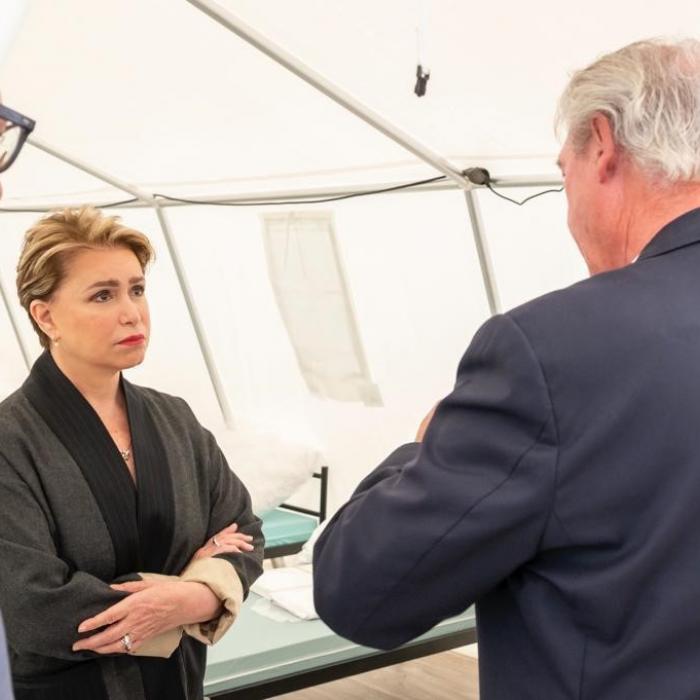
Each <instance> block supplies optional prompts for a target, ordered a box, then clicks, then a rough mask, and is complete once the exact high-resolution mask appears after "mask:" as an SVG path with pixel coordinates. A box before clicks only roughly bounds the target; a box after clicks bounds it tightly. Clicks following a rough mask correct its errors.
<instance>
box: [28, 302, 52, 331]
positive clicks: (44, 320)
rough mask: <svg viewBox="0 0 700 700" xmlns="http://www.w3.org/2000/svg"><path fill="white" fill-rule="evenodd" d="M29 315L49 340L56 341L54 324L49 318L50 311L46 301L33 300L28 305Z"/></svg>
mask: <svg viewBox="0 0 700 700" xmlns="http://www.w3.org/2000/svg"><path fill="white" fill-rule="evenodd" d="M29 313H30V314H31V317H32V318H33V319H34V322H35V323H36V325H37V326H39V328H41V330H42V331H44V333H46V335H48V336H49V338H52V339H54V340H55V339H56V324H55V323H54V322H53V318H52V317H51V309H50V308H49V304H48V302H46V301H42V300H41V299H34V301H33V302H32V303H31V304H30V305H29Z"/></svg>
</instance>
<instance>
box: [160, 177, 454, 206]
mask: <svg viewBox="0 0 700 700" xmlns="http://www.w3.org/2000/svg"><path fill="white" fill-rule="evenodd" d="M446 179H447V177H446V176H445V175H438V176H437V177H431V178H428V179H427V180H416V181H415V182H407V183H405V184H402V185H393V186H391V187H382V188H381V189H378V190H364V191H360V192H348V193H347V194H340V195H335V196H333V197H322V198H318V199H280V200H274V199H272V200H263V201H254V202H246V201H242V202H203V201H202V200H196V199H184V198H182V197H171V196H169V195H167V194H159V193H154V194H153V196H154V197H157V198H159V199H165V200H166V201H168V202H179V203H181V204H199V205H213V206H221V207H268V206H292V205H294V204H324V203H326V202H340V201H341V200H343V199H352V198H354V197H366V196H368V195H374V194H383V193H385V192H398V191H399V190H406V189H409V188H411V187H419V186H420V185H429V184H431V183H433V182H440V181H441V180H446Z"/></svg>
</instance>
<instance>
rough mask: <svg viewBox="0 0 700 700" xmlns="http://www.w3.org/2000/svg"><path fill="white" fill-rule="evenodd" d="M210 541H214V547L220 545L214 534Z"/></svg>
mask: <svg viewBox="0 0 700 700" xmlns="http://www.w3.org/2000/svg"><path fill="white" fill-rule="evenodd" d="M211 541H212V542H213V543H214V546H215V547H221V544H220V543H219V540H217V539H216V535H214V537H212V538H211Z"/></svg>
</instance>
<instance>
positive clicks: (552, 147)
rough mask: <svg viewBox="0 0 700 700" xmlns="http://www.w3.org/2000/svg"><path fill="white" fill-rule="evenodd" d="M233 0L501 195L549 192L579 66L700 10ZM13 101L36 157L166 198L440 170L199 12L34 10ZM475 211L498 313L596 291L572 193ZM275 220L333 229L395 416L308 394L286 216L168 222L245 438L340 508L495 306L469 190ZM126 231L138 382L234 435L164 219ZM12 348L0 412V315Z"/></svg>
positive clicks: (13, 195)
mask: <svg viewBox="0 0 700 700" xmlns="http://www.w3.org/2000/svg"><path fill="white" fill-rule="evenodd" d="M222 4H223V5H224V6H225V7H227V8H229V9H230V10H232V11H234V12H236V13H238V14H240V15H241V16H242V17H244V18H245V19H246V21H247V22H248V23H250V24H251V25H253V26H255V27H257V28H258V29H260V30H261V31H263V32H264V33H266V34H268V35H269V36H271V37H272V38H273V39H274V40H275V41H277V42H279V43H280V44H281V45H284V46H286V47H287V48H289V49H290V50H291V51H293V52H294V53H296V54H297V55H299V56H300V57H301V58H302V59H303V60H304V61H306V62H307V63H309V64H310V65H312V66H314V67H315V68H317V69H318V70H320V71H322V72H323V73H324V74H326V75H327V76H329V77H330V78H331V79H332V80H334V81H335V82H337V83H339V84H341V85H343V86H345V87H346V88H347V89H348V90H350V91H351V92H352V93H354V94H355V95H357V96H358V97H359V98H360V99H361V100H362V101H364V102H365V103H367V104H369V105H371V106H372V107H373V108H374V109H375V110H377V111H379V112H381V113H382V114H383V115H385V116H386V118H387V119H388V120H390V121H392V122H394V123H396V124H398V125H400V126H401V127H402V128H403V129H404V130H406V131H408V132H410V133H412V134H415V135H416V136H417V137H418V138H420V139H421V140H422V141H423V142H425V143H428V144H430V146H431V147H432V148H433V149H434V150H436V151H437V152H439V153H442V154H444V155H445V157H446V158H448V159H449V160H450V161H451V162H453V163H454V164H455V165H456V166H459V167H467V166H478V165H483V166H487V167H489V168H490V170H491V171H492V173H494V174H495V175H497V176H500V175H539V174H543V175H548V176H550V177H552V176H556V171H555V168H554V165H553V163H554V160H555V158H556V153H557V148H558V146H557V143H556V140H555V138H554V135H553V133H552V128H551V124H552V113H553V109H554V105H555V102H556V98H557V96H558V94H559V92H560V91H561V89H562V87H563V86H564V84H565V82H566V79H567V75H568V73H569V72H570V71H571V70H572V69H574V68H576V67H580V66H582V65H585V64H586V63H587V62H589V61H590V60H592V58H594V56H595V55H596V54H598V53H600V52H601V51H604V50H609V49H612V48H616V47H618V46H620V45H622V44H624V43H627V42H629V41H632V40H635V39H638V38H641V37H645V36H650V35H658V34H683V33H685V32H688V28H689V27H693V26H695V23H696V20H697V10H696V7H695V3H690V2H680V1H679V0H675V1H674V2H672V3H671V6H670V7H669V6H668V5H667V6H663V7H645V8H640V7H639V6H638V5H634V6H633V5H632V4H631V3H620V4H617V5H615V6H610V4H609V3H603V2H602V1H600V0H595V1H594V2H592V3H588V4H587V5H585V6H583V5H582V6H580V7H572V6H569V5H562V3H555V2H553V1H549V2H541V3H535V4H534V5H533V4H530V5H523V4H515V3H506V4H501V5H497V4H496V5H493V4H492V5H490V6H484V5H477V4H474V3H464V2H457V1H456V0H454V1H452V0H449V1H448V0H445V1H444V2H437V1H435V2H424V3H413V2H411V3H406V2H402V1H399V0H391V1H390V0H387V1H385V2H381V3H370V2H368V1H366V0H361V1H358V2H355V3H351V4H348V3H341V2H321V1H320V0H315V1H312V0H305V1H303V2H295V3H286V2H282V1H277V2H267V3H256V2H251V1H249V0H245V1H244V0H225V1H224V2H223V3H222ZM601 18H603V19H601ZM417 24H418V25H419V26H420V27H421V32H422V36H423V37H424V38H425V39H426V43H427V46H428V47H429V50H428V55H429V60H430V67H431V70H432V75H431V79H430V82H429V84H428V92H427V95H426V96H425V97H423V98H420V99H419V98H417V97H416V96H415V95H414V94H413V92H412V87H413V80H414V71H415V62H416V25H417ZM0 85H2V90H3V98H4V100H5V101H6V102H7V103H8V104H10V105H12V106H13V107H15V108H17V109H19V110H21V111H24V112H25V113H27V114H29V115H31V116H32V117H33V118H35V119H36V120H37V123H38V125H37V130H36V134H37V136H38V137H40V138H41V139H42V140H44V141H46V142H48V143H51V144H53V145H55V146H57V147H59V148H61V149H62V150H63V151H65V152H67V153H70V154H72V155H74V156H75V157H76V158H78V159H81V160H83V161H85V162H88V163H91V164H93V165H94V166H95V167H97V168H100V169H102V170H105V171H107V172H110V173H113V174H114V175H116V176H118V177H119V178H120V179H122V180H125V181H127V182H129V183H133V184H135V185H137V186H138V187H139V188H141V189H142V190H145V191H147V192H151V193H152V192H165V193H167V194H171V195H175V196H185V197H188V196H195V197H196V196H203V195H207V196H216V195H224V194H231V195H233V194H239V195H240V194H243V193H265V192H275V191H280V190H286V191H292V190H304V189H310V190H311V189H313V190H327V189H330V188H333V187H343V188H353V187H371V186H374V185H381V184H386V183H392V182H399V181H408V180H413V179H420V178H424V177H430V176H431V175H434V174H435V173H434V171H433V169H431V168H429V167H428V166H426V165H425V164H424V163H421V162H420V161H418V160H417V159H416V158H415V157H413V156H411V155H410V154H408V153H406V152H405V151H404V150H403V149H401V148H400V147H399V146H398V145H396V144H395V143H393V142H391V141H389V140H387V139H386V138H385V137H383V136H382V135H380V134H378V133H376V132H375V131H373V130H372V129H371V128H370V127H369V126H367V125H366V124H364V123H362V122H360V121H359V120H358V119H357V118H356V117H354V116H353V115H351V114H349V113H347V112H345V111H344V110H343V109H341V108H340V107H339V106H337V105H336V104H334V103H333V102H331V101H330V100H328V98H326V97H325V96H323V95H321V94H319V93H317V92H315V91H314V90H313V89H312V88H310V87H309V86H308V85H306V84H304V83H302V82H301V81H299V80H298V79H297V78H295V77H294V76H292V75H290V74H289V73H287V72H286V71H285V70H284V69H282V68H280V67H279V66H278V65H276V64H274V63H272V62H271V61H270V60H269V59H268V58H266V57H265V56H263V55H261V54H260V53H258V52H257V51H255V50H254V49H253V48H252V47H250V46H248V45H246V44H245V43H244V42H242V41H240V40H239V39H237V38H236V37H234V36H233V35H232V34H230V33H228V32H226V31H225V30H224V29H223V28H222V27H220V26H218V25H216V24H215V23H214V22H212V21H211V20H210V19H209V18H207V17H206V16H204V15H203V14H202V13H200V12H198V11H197V10H196V9H195V8H193V7H192V6H191V5H189V4H188V3H186V2H184V1H183V2H179V1H178V2H173V1H172V0H167V1H166V0H147V1H144V0H139V1H138V2H137V1H136V0H127V1H125V2H122V3H118V4H114V3H88V2H84V0H83V1H82V2H81V0H63V1H62V2H61V3H52V2H48V0H34V1H33V2H30V3H29V7H28V11H27V13H26V16H25V18H24V21H23V24H22V26H21V29H20V33H19V34H18V36H17V38H16V40H15V42H14V44H13V46H12V49H11V51H10V53H9V55H8V57H7V60H6V61H5V63H4V64H3V66H2V70H1V71H0ZM3 183H4V186H5V190H6V199H5V200H4V201H3V205H4V206H5V208H6V209H12V208H22V207H30V208H31V207H33V206H34V207H35V206H37V205H46V206H50V205H52V204H57V203H67V202H70V203H73V202H78V201H90V202H98V203H99V202H111V201H117V200H121V199H124V193H123V192H120V191H118V190H116V189H114V188H110V187H108V186H105V184H104V183H101V182H99V181H97V180H95V179H94V178H91V177H90V176H88V175H86V174H85V173H83V172H80V171H79V170H77V169H75V168H71V167H69V166H67V165H66V164H64V163H61V162H60V161H58V160H56V159H54V158H51V157H50V156H48V155H47V154H45V153H43V152H42V151H40V150H37V149H33V148H30V147H26V151H25V152H23V154H22V157H21V158H20V160H19V161H18V162H17V164H16V165H15V166H14V167H13V169H12V170H11V171H9V172H8V173H7V174H6V176H5V177H4V178H3ZM529 192H530V190H527V191H526V190H522V191H517V190H515V191H509V194H512V195H514V196H515V197H516V198H517V197H520V196H524V195H525V194H527V193H529ZM477 197H478V199H479V202H480V205H481V208H482V215H483V219H484V222H485V227H486V233H487V238H488V243H489V246H490V250H491V255H492V258H493V263H494V269H495V275H496V281H497V285H498V288H499V293H500V297H501V302H502V306H503V308H509V307H511V306H513V305H515V304H517V303H520V302H522V301H525V300H526V299H528V298H531V297H532V296H535V295H537V294H540V293H543V292H545V291H548V290H550V289H554V288H556V287H559V286H562V285H565V284H568V283H570V282H573V281H575V280H577V279H580V278H582V277H583V276H584V275H585V269H584V267H583V264H582V262H581V260H580V259H579V256H578V253H577V251H576V249H575V246H574V245H573V243H572V242H571V241H570V239H569V237H568V234H567V232H566V225H565V201H564V195H547V196H546V197H543V198H540V199H537V200H533V201H532V202H531V203H530V204H528V205H527V206H526V207H523V208H517V207H515V206H513V205H510V204H508V203H506V202H503V201H501V200H498V199H496V198H495V197H494V196H493V195H492V194H491V193H489V192H486V191H479V192H478V194H477ZM274 210H275V211H284V212H287V211H294V212H299V213H303V212H305V211H313V212H318V211H326V212H329V213H330V214H331V215H332V217H333V221H334V229H335V234H336V239H337V245H338V251H339V256H340V258H341V259H342V267H343V270H344V275H345V278H346V281H347V289H348V292H349V295H350V297H351V299H352V305H353V310H354V314H355V317H356V322H357V327H358V331H359V336H360V338H361V342H362V347H363V351H364V353H365V356H366V360H367V365H368V368H369V372H370V374H371V378H372V381H373V382H374V383H376V385H377V387H378V388H379V391H380V392H381V398H382V405H381V406H365V405H364V404H362V403H360V402H341V401H334V400H328V399H319V398H317V397H314V396H313V395H311V394H310V393H309V391H308V387H307V385H306V384H305V382H304V380H303V377H302V374H301V372H300V370H299V365H298V361H297V357H296V356H295V351H294V347H293V345H292V343H291V342H290V338H289V334H288V332H287V328H286V327H285V324H284V321H283V318H282V316H281V314H280V308H279V305H278V304H277V302H276V299H275V295H274V291H273V287H272V284H271V282H270V278H269V274H268V266H267V258H266V252H265V246H264V240H263V230H264V218H263V216H264V214H266V213H269V212H270V211H271V209H270V208H264V207H245V208H234V207H230V208H229V207H215V206H207V207H205V206H196V207H177V208H175V207H173V208H172V209H169V210H168V219H169V221H170V224H171V227H172V231H173V235H174V237H175V238H176V239H177V243H178V246H179V248H180V251H181V254H182V257H183V261H184V266H185V269H186V272H187V275H188V278H189V279H190V281H191V284H192V286H193V293H194V297H195V299H196V302H197V307H198V309H199V311H200V314H201V316H202V323H203V326H204V328H205V329H206V333H207V336H208V339H209V342H210V344H211V346H212V348H213V354H214V358H215V361H216V364H217V367H218V368H219V371H220V373H221V376H222V381H223V384H224V387H225V391H226V395H227V397H228V400H229V402H230V404H231V408H232V412H233V414H234V416H235V418H236V420H237V421H242V422H244V423H250V424H254V425H256V426H260V427H262V428H263V429H265V430H268V431H273V432H274V433H276V434H279V435H285V436H292V437H294V438H297V439H303V440H306V441H311V442H314V443H318V444H319V445H320V446H321V448H322V449H323V451H324V453H325V455H326V457H327V461H328V462H329V464H331V467H332V476H331V494H330V496H331V503H330V505H331V507H334V506H337V505H339V504H340V503H341V502H342V501H343V500H344V499H345V498H346V497H347V495H348V494H349V492H350V490H351V489H352V488H353V487H354V485H355V484H356V483H357V481H358V480H359V479H360V478H361V477H362V476H363V475H364V474H365V473H366V472H367V471H368V470H369V469H371V468H372V467H373V466H374V465H375V464H376V463H377V462H378V461H379V460H380V459H381V458H382V457H383V456H384V455H385V454H386V453H387V452H388V451H390V450H391V449H392V448H393V447H394V446H395V445H397V444H399V443H401V442H404V441H407V440H410V439H411V438H412V436H413V434H414V432H415V428H416V426H417V424H418V422H419V420H420V419H421V418H422V416H423V415H424V414H425V413H426V412H427V410H428V409H429V408H430V407H431V406H432V404H433V403H434V402H435V400H437V399H438V398H439V397H441V396H442V395H444V394H445V393H446V392H447V391H449V388H450V386H451V382H452V380H453V377H454V371H455V368H456V364H457V361H458V359H459V357H460V355H461V353H462V352H463V350H464V348H465V347H466V345H467V344H468V342H469V339H470V337H471V335H472V334H473V332H474V331H475V330H476V328H477V327H478V325H479V324H480V323H481V322H482V321H483V320H484V319H485V318H486V317H487V315H488V313H489V309H488V304H487V300H486V296H485V293H484V287H483V284H482V280H481V275H480V271H479V265H478V260H477V256H476V251H475V247H474V241H473V237H472V231H471V229H470V223H469V219H468V217H467V210H466V205H465V201H464V195H463V193H462V192H460V191H459V190H456V189H442V190H434V191H416V192H400V193H395V194H385V195H376V196H372V197H363V198H358V199H353V200H348V201H343V202H337V203H327V204H322V205H299V204H295V205H294V206H288V207H276V208H274ZM119 213H120V215H121V216H123V218H124V220H125V221H126V222H128V223H129V224H131V225H133V226H135V227H137V228H141V229H142V230H143V231H145V232H146V233H148V234H149V235H150V236H151V237H152V238H153V240H154V243H155V245H156V248H157V251H158V262H157V263H156V265H155V266H154V268H153V270H152V272H151V275H150V281H149V295H150V298H151V304H152V309H153V322H154V328H153V338H152V344H151V348H150V351H149V356H148V359H147V361H146V363H145V364H144V365H143V366H142V367H140V368H138V369H136V370H134V371H132V372H131V373H130V376H131V377H132V378H133V379H134V381H137V382H141V383H144V384H149V385H152V386H155V387H157V388H159V389H162V390H165V391H168V392H171V393H175V394H179V395H182V396H184V397H185V398H186V399H187V400H188V401H189V402H190V403H191V405H192V406H193V408H194V409H195V411H196V412H197V414H198V415H199V416H200V418H201V420H202V421H203V422H204V423H206V424H209V425H212V426H213V427H216V426H217V425H218V426H221V425H222V418H221V412H220V410H219V406H218V404H217V401H216V399H215V396H214V394H213V392H212V390H211V384H210V382H209V379H208V376H207V373H206V369H205V366H204V363H203V360H202V355H201V352H200V350H199V347H198V345H197V342H196V339H195V336H194V333H193V332H191V325H190V322H189V318H188V315H187V310H186V308H185V304H184V301H183V299H182V295H181V293H180V290H179V287H178V284H177V280H176V276H175V274H174V270H173V266H172V261H171V259H170V257H169V254H168V251H167V249H166V246H165V245H164V241H163V238H162V234H161V232H160V227H159V225H158V222H157V220H156V217H155V215H154V213H153V211H152V210H149V209H147V208H130V209H129V208H127V209H121V210H120V211H119ZM36 217H37V214H35V213H17V212H12V213H3V214H2V215H1V216H0V280H1V281H2V283H3V285H4V287H5V288H6V290H8V291H9V292H10V294H8V296H9V297H11V304H13V305H14V306H12V314H13V316H14V317H16V318H17V319H19V321H18V323H19V327H20V332H21V334H22V337H23V338H24V339H25V341H26V343H27V344H28V345H29V344H32V347H33V348H34V352H35V353H36V352H38V350H39V347H38V344H37V343H36V341H35V340H33V338H32V331H31V329H30V328H29V324H28V322H27V321H26V319H24V317H23V314H22V312H21V310H20V309H19V308H17V305H16V304H15V302H14V295H13V294H11V292H12V285H13V279H14V265H15V263H16V259H17V253H18V249H19V245H20V240H21V236H22V233H23V231H24V230H25V229H26V228H27V227H28V225H29V224H30V223H31V222H32V221H33V220H35V219H36ZM0 334H1V337H2V339H3V342H2V344H1V345H0V394H2V395H3V396H4V395H6V394H7V393H9V392H10V391H11V390H13V389H14V388H15V387H16V386H17V385H18V384H19V382H21V380H22V378H23V377H24V375H25V372H26V368H25V365H24V362H23V358H22V355H21V352H20V350H19V347H18V344H17V343H16V342H15V339H14V337H13V332H12V328H11V325H10V322H9V318H8V315H7V313H6V310H5V309H4V308H0ZM234 466H235V465H234Z"/></svg>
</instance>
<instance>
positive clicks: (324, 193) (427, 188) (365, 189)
mask: <svg viewBox="0 0 700 700" xmlns="http://www.w3.org/2000/svg"><path fill="white" fill-rule="evenodd" d="M402 184H405V183H403V182H397V181H392V182H377V183H375V184H373V185H362V186H359V185H358V186H357V187H353V186H351V185H338V186H333V187H325V188H307V189H298V188H297V189H287V190H266V191H261V190H257V191H254V192H249V193H245V192H236V193H233V192H231V193H223V194H217V195H201V196H200V195H195V196H192V197H186V198H184V199H186V201H169V200H167V199H158V198H156V199H157V201H158V206H160V207H162V208H163V209H170V207H189V206H193V205H204V204H210V205H217V204H223V203H230V204H245V205H250V206H254V205H258V204H259V205H261V206H262V205H264V204H265V203H266V202H268V201H270V200H275V201H277V200H282V201H289V203H290V204H293V203H294V200H304V199H325V198H328V197H338V196H342V195H349V194H354V193H365V194H367V193H372V192H373V191H374V190H380V189H384V188H390V187H396V186H399V185H402ZM492 184H493V186H494V187H497V188H498V189H506V188H513V187H515V188H517V187H559V186H560V185H561V184H562V182H561V179H560V178H557V177H553V176H549V175H531V176H521V175H519V176H517V177H504V178H494V179H493V180H492ZM455 189H462V188H461V187H460V186H459V185H457V183H455V182H454V181H452V180H441V181H439V182H432V183H429V184H425V185H419V186H417V187H411V188H406V189H397V190H395V191H393V192H390V193H389V194H410V193H416V192H442V191H445V190H455ZM478 189H482V186H481V185H475V186H474V190H478ZM81 204H84V201H81V202H76V201H72V202H66V203H53V204H51V205H48V206H47V205H46V204H45V203H44V202H42V201H38V202H31V201H29V202H26V203H25V204H22V205H7V204H5V205H2V206H0V212H37V213H41V212H44V211H49V210H50V209H56V208H63V207H69V208H73V207H77V206H81ZM95 206H99V203H95ZM143 207H151V208H152V207H153V203H152V202H143V201H138V202H134V203H133V204H125V205H121V206H119V207H113V208H114V209H141V208H143Z"/></svg>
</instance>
